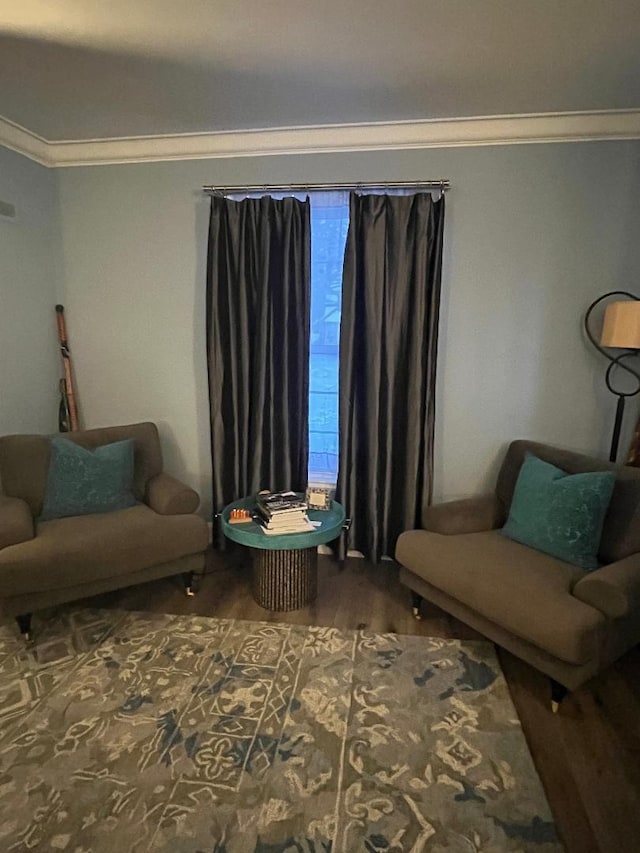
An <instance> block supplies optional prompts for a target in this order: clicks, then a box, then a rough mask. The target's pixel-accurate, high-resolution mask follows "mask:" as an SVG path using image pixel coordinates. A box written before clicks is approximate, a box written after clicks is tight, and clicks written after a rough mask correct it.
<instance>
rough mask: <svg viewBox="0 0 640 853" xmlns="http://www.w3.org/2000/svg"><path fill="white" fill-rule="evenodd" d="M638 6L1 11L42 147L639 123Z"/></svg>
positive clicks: (11, 105) (15, 95) (204, 4)
mask: <svg viewBox="0 0 640 853" xmlns="http://www.w3.org/2000/svg"><path fill="white" fill-rule="evenodd" d="M639 45H640V11H639V7H638V2H637V0H397V2H395V3H394V2H392V0H315V2H310V0H179V2H178V0H109V2H99V0H91V2H90V0H53V2H52V0H2V2H0V118H3V119H4V120H5V121H6V122H8V123H9V124H11V125H17V126H18V127H19V128H20V129H24V130H26V131H28V132H29V133H30V134H33V135H34V136H36V137H39V138H40V139H41V140H46V141H47V142H49V143H57V142H62V141H69V140H76V141H86V140H96V139H114V138H122V137H127V138H131V137H141V136H160V137H166V136H170V135H175V134H202V133H206V134H219V133H221V132H229V131H246V130H254V129H273V128H300V127H303V128H308V127H317V126H323V125H354V124H355V125H359V124H372V123H377V122H387V123H401V122H411V121H423V120H441V119H452V118H460V117H465V118H468V117H480V116H510V115H522V114H539V113H568V112H569V113H571V112H576V111H577V112H598V111H602V110H616V111H617V110H638V108H640V50H639V49H638V47H639Z"/></svg>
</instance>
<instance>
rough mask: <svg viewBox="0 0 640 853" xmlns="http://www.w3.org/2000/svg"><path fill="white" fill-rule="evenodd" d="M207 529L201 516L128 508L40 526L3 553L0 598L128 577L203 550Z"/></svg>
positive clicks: (1, 556) (207, 534)
mask: <svg viewBox="0 0 640 853" xmlns="http://www.w3.org/2000/svg"><path fill="white" fill-rule="evenodd" d="M208 541H209V530H208V528H207V525H206V523H205V521H204V520H203V519H202V518H200V516H198V515H174V516H167V515H159V514H158V513H156V512H154V511H153V510H152V509H150V508H149V507H148V506H144V505H142V504H139V505H138V506H134V507H131V508H129V509H122V510H116V511H114V512H108V513H98V514H95V515H82V516H76V517H73V518H57V519H53V520H52V521H45V522H43V523H41V524H38V528H37V536H36V537H35V538H34V539H32V540H31V541H29V542H24V543H22V544H20V545H13V546H9V547H7V548H4V549H2V550H1V551H0V598H1V597H3V596H7V597H11V596H16V595H20V594H25V593H29V592H31V591H33V590H38V591H40V592H41V591H43V590H54V589H61V588H64V587H72V586H75V585H77V584H78V583H81V582H82V581H83V580H86V582H87V583H89V582H91V581H96V582H97V581H101V580H105V579H108V578H114V577H119V576H126V575H130V574H132V573H135V572H137V571H141V570H142V569H145V568H147V567H148V566H153V565H155V564H158V563H165V562H169V561H171V560H177V559H179V558H180V557H184V556H186V555H189V554H197V553H200V552H203V551H204V550H205V549H206V547H207V544H208Z"/></svg>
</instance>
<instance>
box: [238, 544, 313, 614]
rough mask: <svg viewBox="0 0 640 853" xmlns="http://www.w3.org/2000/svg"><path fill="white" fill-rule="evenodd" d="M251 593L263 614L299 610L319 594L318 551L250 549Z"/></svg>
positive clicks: (306, 549) (310, 549)
mask: <svg viewBox="0 0 640 853" xmlns="http://www.w3.org/2000/svg"><path fill="white" fill-rule="evenodd" d="M252 554H253V578H252V593H253V597H254V599H255V600H256V601H257V603H258V604H259V605H260V606H261V607H264V608H265V610H280V611H284V610H299V609H300V608H301V607H306V606H307V604H311V602H312V601H315V599H316V596H317V594H318V549H317V548H300V549H297V550H295V551H293V550H292V551H263V550H260V549H255V548H254V549H252Z"/></svg>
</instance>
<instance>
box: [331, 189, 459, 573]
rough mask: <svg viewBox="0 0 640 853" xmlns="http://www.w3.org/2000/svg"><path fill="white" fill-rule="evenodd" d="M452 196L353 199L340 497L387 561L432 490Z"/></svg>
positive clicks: (369, 544) (372, 550)
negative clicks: (445, 242) (446, 228)
mask: <svg viewBox="0 0 640 853" xmlns="http://www.w3.org/2000/svg"><path fill="white" fill-rule="evenodd" d="M443 225H444V197H441V198H440V199H439V200H438V201H434V200H433V199H432V197H431V195H429V194H424V193H421V194H418V195H410V196H387V195H357V194H355V193H354V194H352V195H351V200H350V222H349V233H348V235H347V245H346V249H345V263H344V272H343V285H342V319H341V327H340V461H339V470H338V487H337V495H336V497H337V499H338V500H340V501H341V503H343V504H344V506H345V507H346V510H347V515H348V516H350V517H351V519H352V526H351V535H350V547H351V548H355V549H357V550H359V551H362V552H363V553H364V555H365V556H366V557H368V558H369V559H371V560H373V561H374V562H378V561H379V560H380V558H381V557H382V556H390V557H392V556H393V554H394V550H395V544H396V540H397V538H398V536H399V535H400V533H402V531H403V530H407V529H410V528H414V527H418V526H419V523H420V516H421V511H422V507H423V505H424V504H427V503H428V502H429V501H430V500H431V491H432V470H433V432H434V417H435V378H436V350H437V341H438V313H439V305H440V277H441V267H442V239H443Z"/></svg>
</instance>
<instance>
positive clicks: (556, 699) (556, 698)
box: [550, 678, 569, 714]
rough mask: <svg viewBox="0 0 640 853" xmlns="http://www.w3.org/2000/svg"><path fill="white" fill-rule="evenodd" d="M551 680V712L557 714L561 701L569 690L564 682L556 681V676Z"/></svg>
mask: <svg viewBox="0 0 640 853" xmlns="http://www.w3.org/2000/svg"><path fill="white" fill-rule="evenodd" d="M550 681H551V712H552V713H553V714H557V713H558V711H559V710H560V703H561V702H562V700H563V699H564V697H565V696H566V695H567V693H568V692H569V691H568V689H567V688H566V687H565V686H564V684H560V682H558V681H556V680H555V679H554V678H551V679H550Z"/></svg>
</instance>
